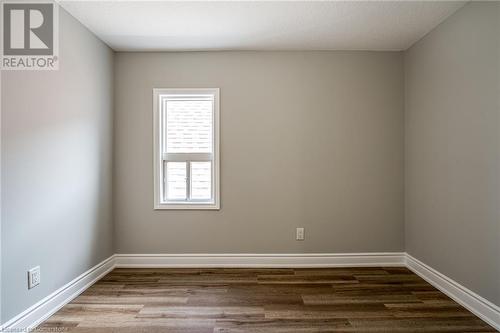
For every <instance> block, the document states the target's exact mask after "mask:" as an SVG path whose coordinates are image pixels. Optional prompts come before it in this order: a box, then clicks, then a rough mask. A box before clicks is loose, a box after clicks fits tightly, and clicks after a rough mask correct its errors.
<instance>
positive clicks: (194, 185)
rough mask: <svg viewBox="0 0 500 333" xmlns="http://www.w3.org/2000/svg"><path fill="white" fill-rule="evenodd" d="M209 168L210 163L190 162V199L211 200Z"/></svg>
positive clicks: (210, 171)
mask: <svg viewBox="0 0 500 333" xmlns="http://www.w3.org/2000/svg"><path fill="white" fill-rule="evenodd" d="M211 167H212V163H211V162H191V199H195V200H201V199H211V198H212V181H211V179H212V170H211Z"/></svg>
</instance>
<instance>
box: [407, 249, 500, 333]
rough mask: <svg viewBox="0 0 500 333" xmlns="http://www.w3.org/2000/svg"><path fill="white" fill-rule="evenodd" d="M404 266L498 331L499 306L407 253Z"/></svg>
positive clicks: (499, 320) (499, 319) (499, 323)
mask: <svg viewBox="0 0 500 333" xmlns="http://www.w3.org/2000/svg"><path fill="white" fill-rule="evenodd" d="M406 266H407V267H408V268H409V269H410V270H412V271H413V272H414V273H415V274H417V275H419V276H420V277H422V278H423V279H424V280H426V281H427V282H429V283H430V284H431V285H433V286H434V287H436V288H437V289H439V290H440V291H441V292H443V293H444V294H446V295H447V296H448V297H450V298H451V299H453V300H454V301H455V302H457V303H458V304H460V305H462V306H463V307H464V308H466V309H467V310H469V311H470V312H472V313H474V314H475V315H476V316H478V317H479V318H481V319H482V320H484V321H485V322H487V323H488V324H490V325H491V326H493V327H494V328H495V329H496V330H498V331H500V307H498V306H496V305H495V304H493V303H491V302H490V301H488V300H486V299H484V298H483V297H481V296H479V295H478V294H476V293H474V292H473V291H471V290H469V289H467V288H465V287H464V286H462V285H461V284H459V283H458V282H456V281H454V280H452V279H450V278H449V277H447V276H446V275H444V274H441V273H440V272H438V271H437V270H435V269H434V268H432V267H429V266H427V265H426V264H424V263H423V262H421V261H420V260H418V259H416V258H414V257H412V256H411V255H409V254H406Z"/></svg>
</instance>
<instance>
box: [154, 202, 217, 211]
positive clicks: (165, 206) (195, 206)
mask: <svg viewBox="0 0 500 333" xmlns="http://www.w3.org/2000/svg"><path fill="white" fill-rule="evenodd" d="M154 210H220V205H219V204H214V203H208V204H203V203H160V204H156V205H155V206H154Z"/></svg>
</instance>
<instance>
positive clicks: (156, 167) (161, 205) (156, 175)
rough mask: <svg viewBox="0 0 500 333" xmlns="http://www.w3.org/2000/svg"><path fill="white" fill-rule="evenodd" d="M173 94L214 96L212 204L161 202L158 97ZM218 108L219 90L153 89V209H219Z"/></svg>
mask: <svg viewBox="0 0 500 333" xmlns="http://www.w3.org/2000/svg"><path fill="white" fill-rule="evenodd" d="M169 94H171V95H175V94H179V95H181V94H189V95H191V94H198V95H202V94H210V95H213V96H214V115H213V126H214V128H213V135H214V148H213V153H214V157H213V166H212V169H213V170H212V182H213V184H212V188H213V202H210V203H196V202H193V201H186V202H175V203H172V202H162V200H161V198H162V195H161V190H162V187H161V179H162V178H163V171H162V170H163V168H162V163H163V156H162V151H161V147H162V144H161V139H162V137H161V121H160V119H161V117H160V112H161V108H160V105H159V99H160V95H169ZM219 123H220V108H219V88H200V89H163V88H161V89H160V88H156V89H153V183H154V209H155V210H157V209H158V210H160V209H161V210H163V209H169V210H218V209H220V140H219V138H220V127H219Z"/></svg>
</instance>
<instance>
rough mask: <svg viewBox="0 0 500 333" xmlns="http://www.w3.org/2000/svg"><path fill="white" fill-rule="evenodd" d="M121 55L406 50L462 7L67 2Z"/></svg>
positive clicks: (359, 3)
mask: <svg viewBox="0 0 500 333" xmlns="http://www.w3.org/2000/svg"><path fill="white" fill-rule="evenodd" d="M59 3H60V4H61V6H62V7H63V8H65V9H66V10H67V11H68V12H70V13H71V14H72V15H73V16H74V17H76V18H77V19H78V20H80V22H82V23H83V24H84V25H86V26H87V27H88V28H89V29H90V30H92V31H93V32H94V33H95V34H96V35H97V36H98V37H99V38H101V39H102V40H103V41H104V42H106V43H107V44H108V45H109V46H110V47H111V48H113V49H115V50H117V51H139V50H143V51H181V50H404V49H406V48H408V47H409V46H411V45H412V44H413V43H414V42H416V41H417V40H419V39H420V38H421V37H423V36H424V35H425V34H426V33H427V32H429V31H430V30H432V29H433V28H434V27H435V26H436V25H438V24H439V23H441V22H442V21H443V20H444V19H445V18H446V17H448V16H449V15H450V14H452V13H453V12H454V11H456V10H457V9H458V8H460V7H461V6H462V5H463V4H464V2H463V1H319V2H318V1H294V2H289V1H280V2H274V1H273V2H271V1H259V2H246V1H245V2H243V1H226V2H210V1H203V2H190V1H68V0H60V1H59Z"/></svg>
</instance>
